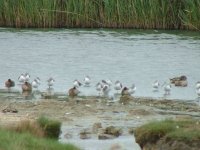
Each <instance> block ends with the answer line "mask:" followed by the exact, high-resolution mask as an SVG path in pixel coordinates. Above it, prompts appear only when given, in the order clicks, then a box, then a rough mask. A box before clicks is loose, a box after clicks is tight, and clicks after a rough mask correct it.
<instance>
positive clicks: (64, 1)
mask: <svg viewBox="0 0 200 150" xmlns="http://www.w3.org/2000/svg"><path fill="white" fill-rule="evenodd" d="M0 26H2V27H19V28H21V27H32V28H58V27H64V28H65V27H66V28H75V27H77V28H82V27H83V28H99V27H104V28H143V29H187V30H198V31H199V30H200V0H0Z"/></svg>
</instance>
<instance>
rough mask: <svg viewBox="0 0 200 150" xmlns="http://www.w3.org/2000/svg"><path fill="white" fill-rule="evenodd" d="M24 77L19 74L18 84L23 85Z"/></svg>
mask: <svg viewBox="0 0 200 150" xmlns="http://www.w3.org/2000/svg"><path fill="white" fill-rule="evenodd" d="M25 79H26V78H25V75H24V74H21V75H20V76H19V77H18V81H19V82H20V83H24V82H25Z"/></svg>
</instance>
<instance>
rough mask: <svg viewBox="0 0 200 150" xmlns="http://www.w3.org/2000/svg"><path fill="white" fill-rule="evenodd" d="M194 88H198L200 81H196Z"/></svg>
mask: <svg viewBox="0 0 200 150" xmlns="http://www.w3.org/2000/svg"><path fill="white" fill-rule="evenodd" d="M195 88H196V89H199V88H200V81H197V83H196V87H195Z"/></svg>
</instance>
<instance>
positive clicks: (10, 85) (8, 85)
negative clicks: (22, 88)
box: [5, 79, 15, 89]
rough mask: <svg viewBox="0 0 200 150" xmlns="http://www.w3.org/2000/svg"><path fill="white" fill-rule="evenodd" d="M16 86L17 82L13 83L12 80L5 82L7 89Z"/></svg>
mask: <svg viewBox="0 0 200 150" xmlns="http://www.w3.org/2000/svg"><path fill="white" fill-rule="evenodd" d="M14 86H15V82H14V81H12V80H11V79H8V80H7V81H6V82H5V87H7V88H8V89H10V88H11V87H14Z"/></svg>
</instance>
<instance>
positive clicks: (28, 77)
mask: <svg viewBox="0 0 200 150" xmlns="http://www.w3.org/2000/svg"><path fill="white" fill-rule="evenodd" d="M24 77H25V82H28V81H29V79H30V77H31V76H30V75H29V74H28V73H25V75H24Z"/></svg>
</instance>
